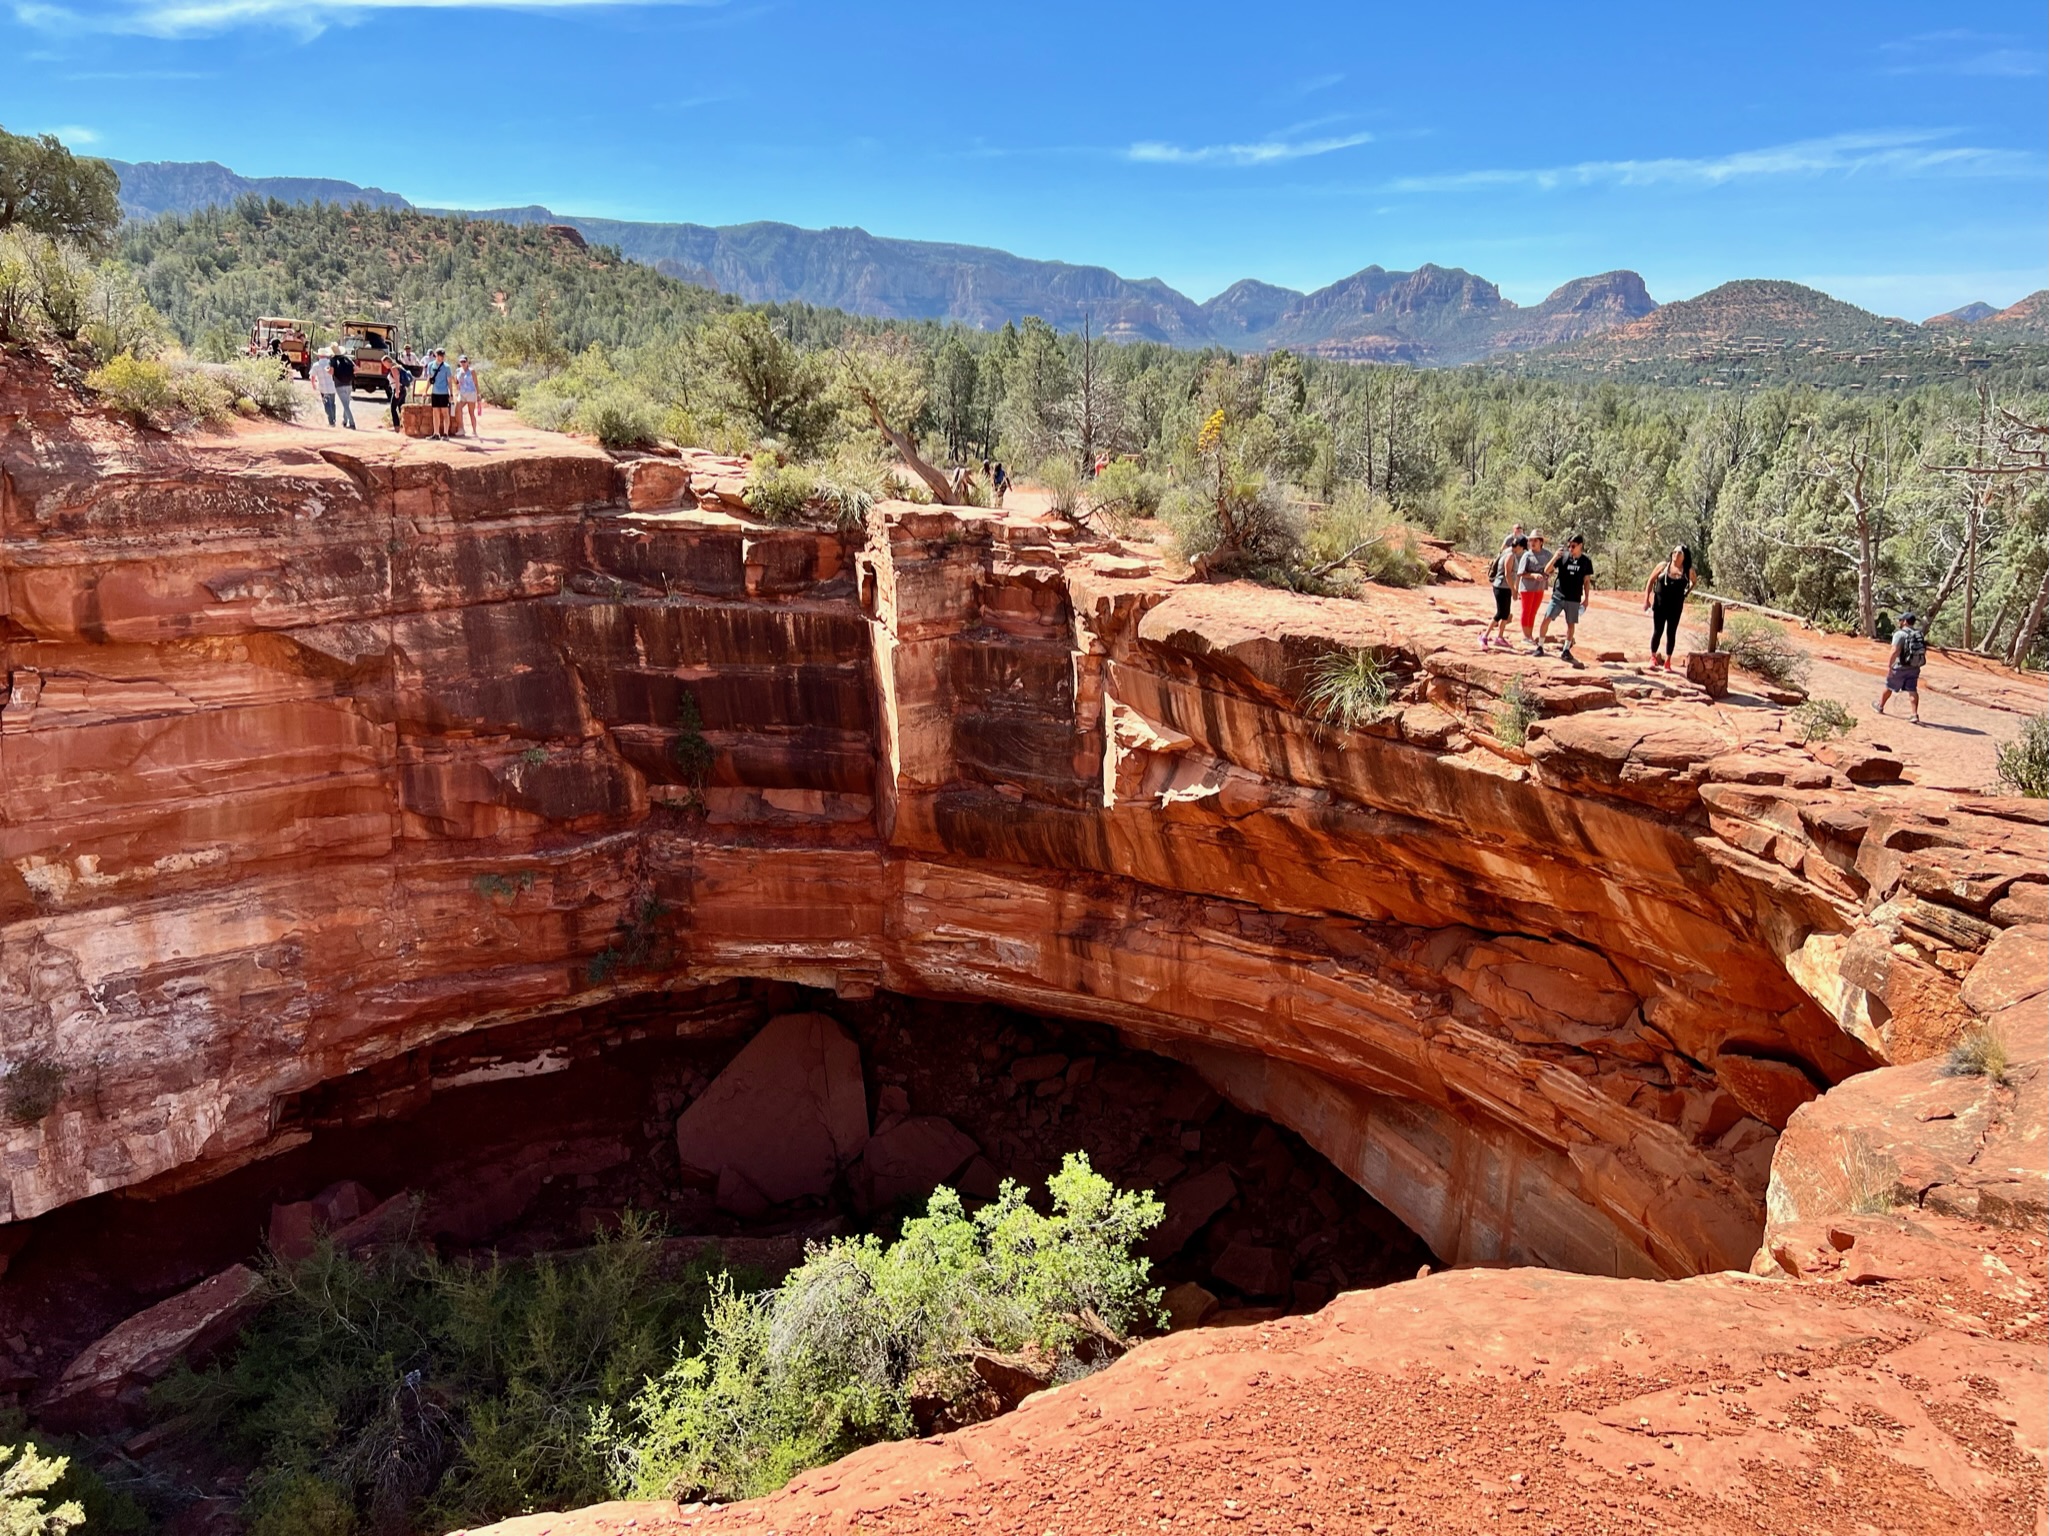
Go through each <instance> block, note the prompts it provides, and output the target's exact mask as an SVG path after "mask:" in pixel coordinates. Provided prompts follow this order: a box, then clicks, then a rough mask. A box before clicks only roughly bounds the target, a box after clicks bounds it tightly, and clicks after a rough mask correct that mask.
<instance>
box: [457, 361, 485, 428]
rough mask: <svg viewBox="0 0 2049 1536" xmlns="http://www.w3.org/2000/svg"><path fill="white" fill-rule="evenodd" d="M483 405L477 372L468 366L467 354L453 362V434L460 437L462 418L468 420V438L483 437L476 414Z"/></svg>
mask: <svg viewBox="0 0 2049 1536" xmlns="http://www.w3.org/2000/svg"><path fill="white" fill-rule="evenodd" d="M482 404H483V392H482V391H481V390H480V389H479V388H478V387H477V370H476V369H475V368H472V367H471V366H470V360H469V356H468V354H464V355H463V356H461V357H459V358H457V359H456V360H455V432H456V436H458V437H460V436H461V435H462V421H463V417H465V416H467V417H469V420H470V436H471V437H475V438H481V437H482V436H483V435H484V428H483V425H482V422H481V421H480V420H479V417H478V412H479V410H480V409H481V407H482Z"/></svg>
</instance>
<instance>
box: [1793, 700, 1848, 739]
mask: <svg viewBox="0 0 2049 1536" xmlns="http://www.w3.org/2000/svg"><path fill="white" fill-rule="evenodd" d="M1792 718H1793V734H1794V735H1795V736H1797V737H1798V738H1799V739H1800V740H1801V741H1828V740H1831V739H1833V738H1834V737H1837V736H1847V735H1849V734H1850V732H1852V731H1854V730H1855V729H1857V717H1856V716H1855V715H1853V714H1851V713H1850V712H1849V710H1848V709H1846V708H1844V707H1843V706H1842V705H1841V704H1839V703H1837V702H1836V701H1835V700H1834V699H1809V700H1808V701H1807V702H1806V703H1805V704H1802V705H1800V706H1799V707H1798V708H1796V709H1795V710H1794V711H1793V717H1792Z"/></svg>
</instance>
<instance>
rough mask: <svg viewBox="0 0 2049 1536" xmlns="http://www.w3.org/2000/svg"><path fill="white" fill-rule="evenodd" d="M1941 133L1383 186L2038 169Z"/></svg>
mask: <svg viewBox="0 0 2049 1536" xmlns="http://www.w3.org/2000/svg"><path fill="white" fill-rule="evenodd" d="M1946 137H1948V134H1947V133H1946V132H1938V131H1930V130H1920V129H1905V130H1898V131H1891V132H1882V133H1838V134H1832V135H1830V136H1829V137H1827V138H1821V139H1801V140H1797V141H1795V142H1794V143H1790V144H1775V145H1772V146H1770V147H1769V148H1765V149H1745V150H1738V151H1736V152H1735V153H1733V154H1727V155H1712V156H1703V157H1699V158H1678V157H1663V158H1659V159H1654V160H1582V161H1580V162H1578V163H1577V164H1575V165H1556V166H1548V167H1542V168H1537V169H1505V170H1481V171H1454V172H1451V173H1449V174H1446V175H1440V176H1404V177H1401V178H1399V179H1397V180H1395V181H1392V182H1389V183H1388V184H1387V187H1386V190H1388V191H1391V192H1464V191H1472V190H1475V189H1478V188H1483V187H1529V188H1533V189H1535V190H1537V191H1543V192H1550V191H1556V190H1558V189H1559V188H1570V187H1594V186H1620V187H1648V186H1660V185H1682V186H1709V187H1713V186H1722V185H1724V184H1726V183H1728V182H1732V181H1746V180H1751V179H1755V178H1758V177H1766V176H1820V175H1830V174H1844V175H1884V176H1926V175H1947V176H2019V175H2031V174H2034V173H2036V172H2037V171H2038V170H2039V169H2040V165H2039V162H2038V161H2037V159H2036V158H2035V157H2034V156H2032V155H2028V154H2024V153H2023V152H2021V151H2020V150H2013V149H1983V148H1978V147H1975V146H1972V145H1943V144H1939V143H1937V142H1936V141H1937V140H1939V139H1943V138H1946Z"/></svg>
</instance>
